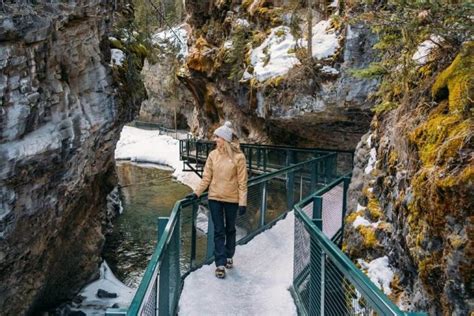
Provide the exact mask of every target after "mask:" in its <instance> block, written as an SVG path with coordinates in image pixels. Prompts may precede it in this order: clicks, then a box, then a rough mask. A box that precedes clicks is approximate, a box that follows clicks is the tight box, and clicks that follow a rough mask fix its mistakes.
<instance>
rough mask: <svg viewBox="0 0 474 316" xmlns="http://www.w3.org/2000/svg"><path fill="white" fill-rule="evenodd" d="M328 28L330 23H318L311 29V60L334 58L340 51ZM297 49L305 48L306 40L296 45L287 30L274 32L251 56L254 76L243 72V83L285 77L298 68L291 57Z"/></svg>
mask: <svg viewBox="0 0 474 316" xmlns="http://www.w3.org/2000/svg"><path fill="white" fill-rule="evenodd" d="M329 26H330V21H329V20H323V21H320V22H319V23H317V24H316V25H315V26H313V29H312V31H313V39H312V49H313V57H315V58H317V59H324V58H327V57H329V56H331V55H334V53H335V52H336V50H337V48H338V47H339V42H338V40H337V36H336V33H335V31H334V30H328V28H329ZM296 47H301V48H305V47H308V42H307V40H305V39H299V40H298V41H297V40H296V39H295V38H294V37H293V35H291V32H290V28H289V27H287V26H278V27H276V28H273V29H272V30H271V33H270V35H269V36H268V37H267V38H266V39H265V41H264V42H263V43H262V44H261V45H260V46H259V47H257V48H255V49H253V50H252V52H251V65H252V66H253V74H250V73H249V72H247V71H246V72H245V73H244V75H243V77H242V79H243V80H249V79H251V78H256V79H257V80H258V81H260V82H262V81H265V80H267V79H270V78H275V77H278V76H282V75H284V74H286V73H287V72H288V71H289V70H290V69H291V68H293V67H294V66H295V65H298V64H300V61H299V60H298V59H297V58H296V55H295V53H294V50H295V48H296ZM329 68H331V67H328V68H326V69H325V70H327V71H329ZM330 71H331V73H332V74H334V72H335V71H337V70H335V69H334V68H331V69H330ZM338 73H339V72H338Z"/></svg>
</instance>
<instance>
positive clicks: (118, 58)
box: [110, 48, 125, 66]
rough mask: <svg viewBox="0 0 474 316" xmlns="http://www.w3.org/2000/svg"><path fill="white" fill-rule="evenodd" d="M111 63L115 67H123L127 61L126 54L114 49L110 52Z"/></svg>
mask: <svg viewBox="0 0 474 316" xmlns="http://www.w3.org/2000/svg"><path fill="white" fill-rule="evenodd" d="M110 54H111V57H110V62H111V64H112V66H113V65H117V66H122V64H123V61H124V60H125V53H124V52H123V51H121V50H120V49H117V48H112V49H111V50H110Z"/></svg>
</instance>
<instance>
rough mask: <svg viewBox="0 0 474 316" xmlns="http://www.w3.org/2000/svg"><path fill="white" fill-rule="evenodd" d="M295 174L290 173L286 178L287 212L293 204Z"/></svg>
mask: <svg viewBox="0 0 474 316" xmlns="http://www.w3.org/2000/svg"><path fill="white" fill-rule="evenodd" d="M294 191H295V172H294V171H290V172H288V174H287V176H286V205H287V207H288V210H291V209H292V208H293V205H294V204H295V196H294V195H295V192H294Z"/></svg>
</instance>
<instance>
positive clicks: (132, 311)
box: [109, 153, 337, 316]
mask: <svg viewBox="0 0 474 316" xmlns="http://www.w3.org/2000/svg"><path fill="white" fill-rule="evenodd" d="M335 156H337V154H336V153H328V154H326V155H323V156H320V157H316V158H313V159H310V160H307V161H303V162H300V163H297V164H292V165H290V166H287V167H284V168H282V169H279V170H276V171H274V172H271V173H267V174H263V175H259V176H257V177H253V178H251V179H250V180H249V182H248V187H249V188H251V187H254V186H257V185H263V184H265V183H266V182H268V181H270V180H271V179H275V178H277V177H279V176H281V175H283V174H292V173H294V172H295V171H297V170H300V169H302V168H304V167H305V166H307V165H312V164H315V163H317V162H318V161H321V160H324V159H329V158H333V157H335ZM207 197H208V193H207V192H205V193H203V194H202V195H201V196H200V197H199V198H198V199H197V200H194V201H190V200H188V199H181V200H179V201H177V202H176V203H175V205H174V207H173V209H172V212H171V214H170V217H169V221H168V223H167V224H166V227H165V229H164V231H163V233H162V234H161V236H160V239H159V242H158V245H157V247H156V248H155V251H154V253H153V255H152V258H151V260H150V262H149V264H148V266H147V268H146V271H145V274H144V276H143V278H142V281H141V283H140V285H139V288H138V289H137V292H136V294H135V296H134V298H133V300H132V303H131V305H130V307H129V309H128V311H127V315H130V316H132V315H138V314H140V313H141V306H142V305H143V303H144V300H145V298H146V294H147V291H149V290H150V288H151V287H150V284H151V283H152V282H154V281H153V280H154V279H155V278H156V276H157V274H158V271H159V269H160V268H161V262H162V260H163V258H164V256H165V253H166V252H167V249H168V247H169V246H170V243H171V239H172V235H173V232H174V229H176V228H177V225H178V222H177V219H178V218H179V216H180V215H179V213H180V211H181V210H182V209H184V208H185V207H189V206H190V205H194V204H196V203H200V202H201V201H205V200H206V199H207ZM290 209H291V208H290ZM285 213H286V212H284V214H285ZM284 214H282V215H284ZM280 218H281V216H279V217H278V218H277V219H275V220H273V221H270V222H268V223H265V225H264V226H262V227H260V228H258V229H256V230H255V231H253V232H252V233H250V234H249V235H248V236H246V237H244V238H243V239H242V242H247V241H249V240H250V239H251V238H252V237H254V236H255V235H256V234H258V233H259V232H261V231H263V230H264V229H266V228H267V227H269V226H271V225H273V224H274V223H275V222H276V221H277V220H278V219H280ZM109 314H110V313H109Z"/></svg>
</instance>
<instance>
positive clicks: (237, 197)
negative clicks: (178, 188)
mask: <svg viewBox="0 0 474 316" xmlns="http://www.w3.org/2000/svg"><path fill="white" fill-rule="evenodd" d="M234 161H235V164H234V162H232V160H231V159H230V158H229V156H228V155H227V154H226V153H224V152H221V151H219V150H218V149H214V150H213V151H211V153H210V154H209V156H208V157H207V161H206V165H205V166H204V173H203V176H202V180H201V183H200V184H199V186H198V187H197V189H196V190H195V191H194V192H195V193H196V194H197V195H198V196H200V195H201V194H202V193H203V192H204V191H205V190H206V189H207V187H209V196H208V198H209V200H217V201H223V202H231V203H239V205H240V206H247V164H246V161H245V156H244V154H243V153H242V152H238V153H235V155H234Z"/></svg>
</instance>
